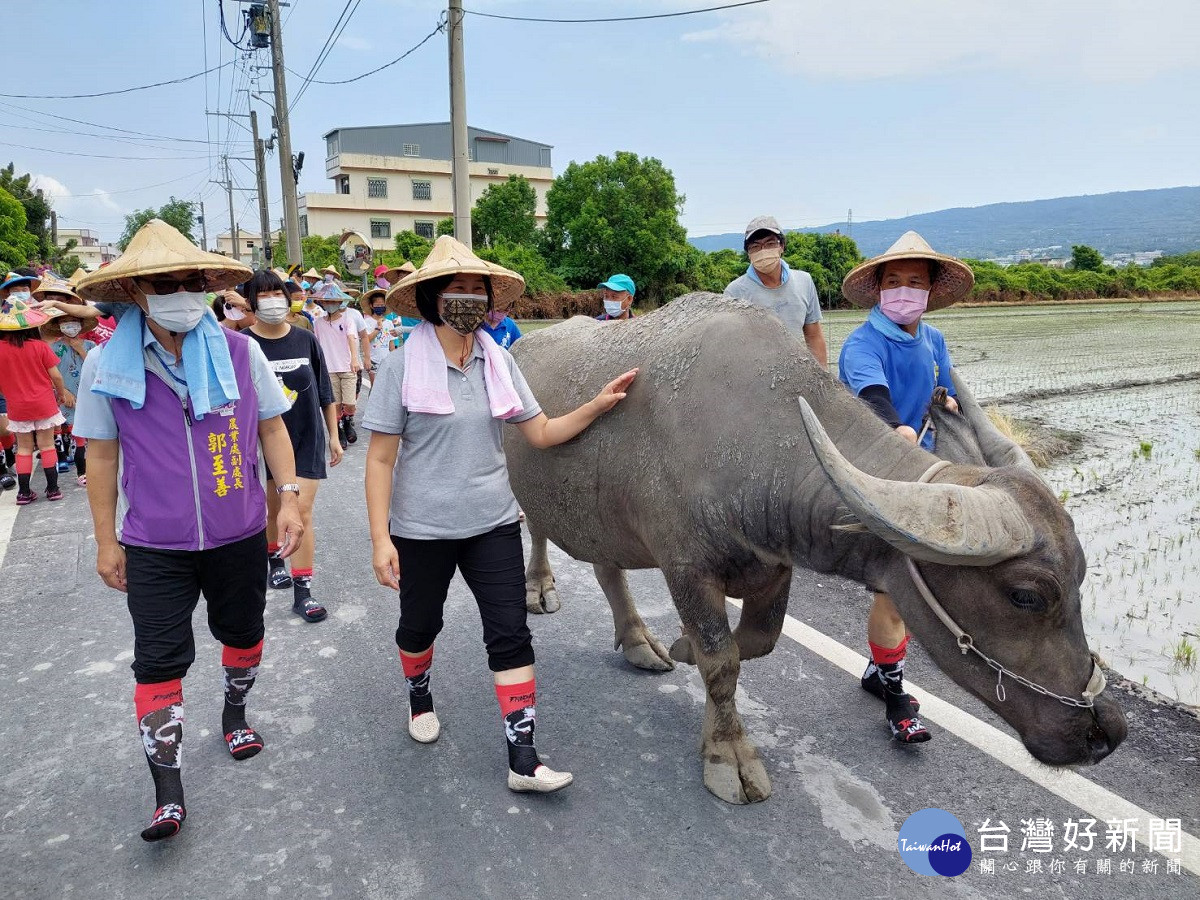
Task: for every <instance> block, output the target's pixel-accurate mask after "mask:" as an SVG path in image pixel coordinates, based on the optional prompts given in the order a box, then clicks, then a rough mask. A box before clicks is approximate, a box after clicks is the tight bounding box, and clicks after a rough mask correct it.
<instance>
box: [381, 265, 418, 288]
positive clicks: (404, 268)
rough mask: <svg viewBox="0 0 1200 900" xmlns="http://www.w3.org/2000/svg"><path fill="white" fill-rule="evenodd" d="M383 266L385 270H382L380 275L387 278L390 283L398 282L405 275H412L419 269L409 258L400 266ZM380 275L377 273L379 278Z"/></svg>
mask: <svg viewBox="0 0 1200 900" xmlns="http://www.w3.org/2000/svg"><path fill="white" fill-rule="evenodd" d="M382 268H383V271H382V272H380V273H379V275H382V276H383V277H384V278H386V279H387V281H388V284H392V285H394V284H396V282H398V281H399V280H400V279H401V278H403V277H404V276H405V275H411V274H412V273H413V272H415V271H417V267H416V266H414V265H413V264H412V263H410V262H408V261H407V260H405V261H404V262H403V263H401V264H400V265H398V266H383V267H382ZM379 275H376V276H375V277H376V278H378V277H379Z"/></svg>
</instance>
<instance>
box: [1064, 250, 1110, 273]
mask: <svg viewBox="0 0 1200 900" xmlns="http://www.w3.org/2000/svg"><path fill="white" fill-rule="evenodd" d="M1071 268H1073V269H1075V270H1076V271H1079V272H1100V271H1102V270H1103V269H1104V257H1103V256H1101V255H1100V251H1099V250H1096V249H1095V248H1093V247H1089V246H1088V245H1087V244H1075V245H1074V246H1073V247H1071Z"/></svg>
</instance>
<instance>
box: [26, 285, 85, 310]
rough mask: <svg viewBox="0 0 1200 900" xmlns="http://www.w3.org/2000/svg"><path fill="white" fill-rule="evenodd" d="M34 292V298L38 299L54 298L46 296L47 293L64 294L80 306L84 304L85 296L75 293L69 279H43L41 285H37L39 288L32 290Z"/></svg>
mask: <svg viewBox="0 0 1200 900" xmlns="http://www.w3.org/2000/svg"><path fill="white" fill-rule="evenodd" d="M32 294H33V296H34V298H35V299H37V300H50V299H52V298H50V297H47V296H46V295H47V294H61V295H62V296H64V297H67V298H69V299H71V300H73V301H75V302H76V303H78V304H79V305H80V306H83V305H84V301H83V298H81V297H80V296H79V295H78V294H77V293H75V291H74V289H73V288H72V287H71V283H70V282H69V281H53V280H51V279H45V280H43V281H42V283H41V284H40V285H38V286H37V288H36V289H35V290H34V291H33V292H32Z"/></svg>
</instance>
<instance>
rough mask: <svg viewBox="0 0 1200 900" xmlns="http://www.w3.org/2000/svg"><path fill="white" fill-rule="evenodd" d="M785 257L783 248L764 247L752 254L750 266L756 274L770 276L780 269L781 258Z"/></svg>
mask: <svg viewBox="0 0 1200 900" xmlns="http://www.w3.org/2000/svg"><path fill="white" fill-rule="evenodd" d="M781 256H783V248H782V247H763V248H762V249H761V250H754V251H752V252H751V253H750V265H752V266H754V270H755V271H756V272H762V273H763V274H764V275H770V274H771V273H772V272H774V271H775V270H776V269H778V268H779V258H780V257H781Z"/></svg>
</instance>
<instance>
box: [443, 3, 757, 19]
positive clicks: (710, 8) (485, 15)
mask: <svg viewBox="0 0 1200 900" xmlns="http://www.w3.org/2000/svg"><path fill="white" fill-rule="evenodd" d="M770 2H771V0H743V2H741V3H726V4H724V5H723V6H707V7H705V8H704V9H685V10H683V11H681V12H673V13H655V14H654V15H649V16H614V17H611V18H606V19H542V18H536V17H533V16H502V15H500V14H499V13H485V12H479V11H477V10H474V9H464V10H463V12H465V13H470V14H471V15H473V16H482V17H483V18H485V19H507V20H508V21H510V22H557V23H564V24H582V23H590V22H642V21H645V20H646V19H674V18H677V17H678V16H694V15H696V14H698V13H706V12H717V11H718V10H722V9H737V8H738V7H740V6H755V5H756V4H759V3H770Z"/></svg>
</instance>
